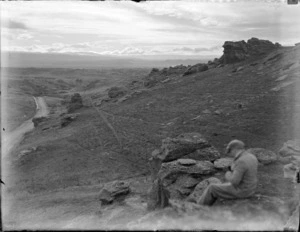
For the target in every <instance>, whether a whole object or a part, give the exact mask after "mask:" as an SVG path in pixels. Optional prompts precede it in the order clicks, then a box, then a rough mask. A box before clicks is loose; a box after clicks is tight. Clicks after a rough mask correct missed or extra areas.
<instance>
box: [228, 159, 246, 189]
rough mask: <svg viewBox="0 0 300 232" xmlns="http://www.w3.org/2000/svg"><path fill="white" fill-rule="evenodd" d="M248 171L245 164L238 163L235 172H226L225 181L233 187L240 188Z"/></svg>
mask: <svg viewBox="0 0 300 232" xmlns="http://www.w3.org/2000/svg"><path fill="white" fill-rule="evenodd" d="M245 171H246V167H245V165H244V163H243V162H238V163H237V164H236V166H235V168H234V170H233V172H229V171H228V172H226V174H225V179H226V180H227V181H229V182H230V183H231V184H232V185H233V186H235V187H236V186H238V185H239V183H240V182H241V180H242V178H243V176H244V173H245Z"/></svg>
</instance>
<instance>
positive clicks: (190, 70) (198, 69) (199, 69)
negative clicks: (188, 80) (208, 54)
mask: <svg viewBox="0 0 300 232" xmlns="http://www.w3.org/2000/svg"><path fill="white" fill-rule="evenodd" d="M206 70H208V66H207V65H206V64H195V65H193V66H191V67H189V68H188V69H187V70H186V71H185V72H184V73H183V76H186V75H190V74H194V73H198V72H204V71H206Z"/></svg>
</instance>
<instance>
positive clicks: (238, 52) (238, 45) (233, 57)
mask: <svg viewBox="0 0 300 232" xmlns="http://www.w3.org/2000/svg"><path fill="white" fill-rule="evenodd" d="M279 47H281V45H280V44H278V43H275V44H273V43H272V42H271V41H269V40H260V39H257V38H251V39H249V40H248V41H247V43H246V42H245V41H244V40H242V41H237V42H233V41H225V43H224V45H223V48H224V51H223V55H222V56H221V58H220V62H221V63H223V64H230V63H235V62H239V61H242V60H245V59H247V58H249V57H250V56H255V55H261V54H266V53H268V52H270V51H273V50H274V49H277V48H279Z"/></svg>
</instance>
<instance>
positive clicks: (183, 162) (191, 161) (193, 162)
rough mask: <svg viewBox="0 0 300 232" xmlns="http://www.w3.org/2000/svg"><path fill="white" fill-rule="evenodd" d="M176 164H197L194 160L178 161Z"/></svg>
mask: <svg viewBox="0 0 300 232" xmlns="http://www.w3.org/2000/svg"><path fill="white" fill-rule="evenodd" d="M178 163H179V164H180V165H183V166H191V165H195V164H196V163H197V162H196V160H193V159H179V160H178Z"/></svg>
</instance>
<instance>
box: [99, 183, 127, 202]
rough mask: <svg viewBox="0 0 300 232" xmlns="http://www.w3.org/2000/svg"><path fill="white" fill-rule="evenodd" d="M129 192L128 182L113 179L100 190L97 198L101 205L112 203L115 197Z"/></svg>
mask: <svg viewBox="0 0 300 232" xmlns="http://www.w3.org/2000/svg"><path fill="white" fill-rule="evenodd" d="M129 192H130V188H129V184H128V183H127V182H124V181H118V180H117V181H114V182H111V183H108V184H106V185H105V186H104V187H103V188H102V189H101V191H100V195H99V199H100V201H101V203H102V204H103V205H106V204H110V203H112V202H113V201H114V200H115V199H116V198H117V197H119V196H121V195H127V194H128V193H129Z"/></svg>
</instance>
